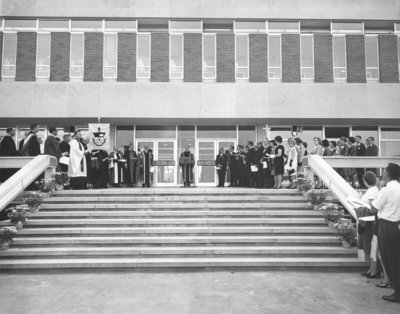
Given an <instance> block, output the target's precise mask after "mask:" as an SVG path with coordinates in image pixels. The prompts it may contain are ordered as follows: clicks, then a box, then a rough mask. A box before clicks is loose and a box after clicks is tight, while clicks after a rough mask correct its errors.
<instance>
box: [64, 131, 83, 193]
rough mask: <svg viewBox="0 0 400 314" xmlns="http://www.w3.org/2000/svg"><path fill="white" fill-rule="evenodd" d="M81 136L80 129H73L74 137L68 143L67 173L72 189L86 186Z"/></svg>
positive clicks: (80, 188)
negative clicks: (69, 147)
mask: <svg viewBox="0 0 400 314" xmlns="http://www.w3.org/2000/svg"><path fill="white" fill-rule="evenodd" d="M81 137H82V136H81V131H80V130H77V131H75V133H74V138H73V140H72V141H71V143H70V146H71V149H70V157H69V165H68V173H69V176H70V177H71V188H72V189H74V190H85V189H86V188H87V180H86V174H87V168H86V158H85V149H84V147H83V145H82V144H81Z"/></svg>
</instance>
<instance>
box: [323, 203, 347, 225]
mask: <svg viewBox="0 0 400 314" xmlns="http://www.w3.org/2000/svg"><path fill="white" fill-rule="evenodd" d="M320 209H321V210H322V213H323V215H324V218H325V221H326V222H327V223H328V226H329V227H331V228H333V227H334V224H336V223H338V222H339V221H340V219H342V218H343V216H344V211H343V209H342V208H340V207H339V205H337V204H334V203H324V204H322V205H321V206H320Z"/></svg>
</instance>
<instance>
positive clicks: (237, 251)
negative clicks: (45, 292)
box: [0, 246, 356, 258]
mask: <svg viewBox="0 0 400 314" xmlns="http://www.w3.org/2000/svg"><path fill="white" fill-rule="evenodd" d="M354 254H356V249H355V248H353V249H344V248H341V247H326V248H325V247H321V246H285V247H277V246H185V247H126V246H122V247H118V246H114V247H56V248H46V247H45V248H43V247H38V248H11V249H9V250H7V251H4V252H1V253H0V256H1V258H26V257H30V258H32V257H35V258H37V257H44V256H47V257H61V256H63V257H64V256H68V257H74V258H77V257H82V258H85V257H87V256H98V257H101V256H125V257H126V256H160V255H162V256H171V255H178V256H188V255H194V256H196V255H197V256H198V255H216V256H221V255H231V256H232V255H266V256H271V255H282V256H304V255H308V256H317V255H324V256H330V255H340V256H345V255H353V256H354Z"/></svg>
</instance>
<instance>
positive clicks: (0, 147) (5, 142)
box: [0, 128, 18, 183]
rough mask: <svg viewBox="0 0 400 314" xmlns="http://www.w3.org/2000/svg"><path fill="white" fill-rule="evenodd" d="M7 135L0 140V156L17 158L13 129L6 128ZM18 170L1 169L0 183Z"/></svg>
mask: <svg viewBox="0 0 400 314" xmlns="http://www.w3.org/2000/svg"><path fill="white" fill-rule="evenodd" d="M6 132H7V134H6V135H5V136H4V137H3V138H2V139H1V140H0V156H3V157H5V156H10V157H12V156H18V151H17V146H16V145H15V141H14V136H15V129H14V128H7V130H6ZM17 171H18V169H5V168H4V169H1V168H0V183H2V182H5V181H6V180H8V179H9V178H10V177H11V176H13V175H14V174H15V173H16V172H17Z"/></svg>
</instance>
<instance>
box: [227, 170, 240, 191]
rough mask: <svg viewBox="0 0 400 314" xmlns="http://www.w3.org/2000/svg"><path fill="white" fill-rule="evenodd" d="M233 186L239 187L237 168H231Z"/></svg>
mask: <svg viewBox="0 0 400 314" xmlns="http://www.w3.org/2000/svg"><path fill="white" fill-rule="evenodd" d="M229 171H230V182H231V186H238V185H239V183H238V169H236V167H235V166H233V167H232V166H231V167H230V168H229Z"/></svg>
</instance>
